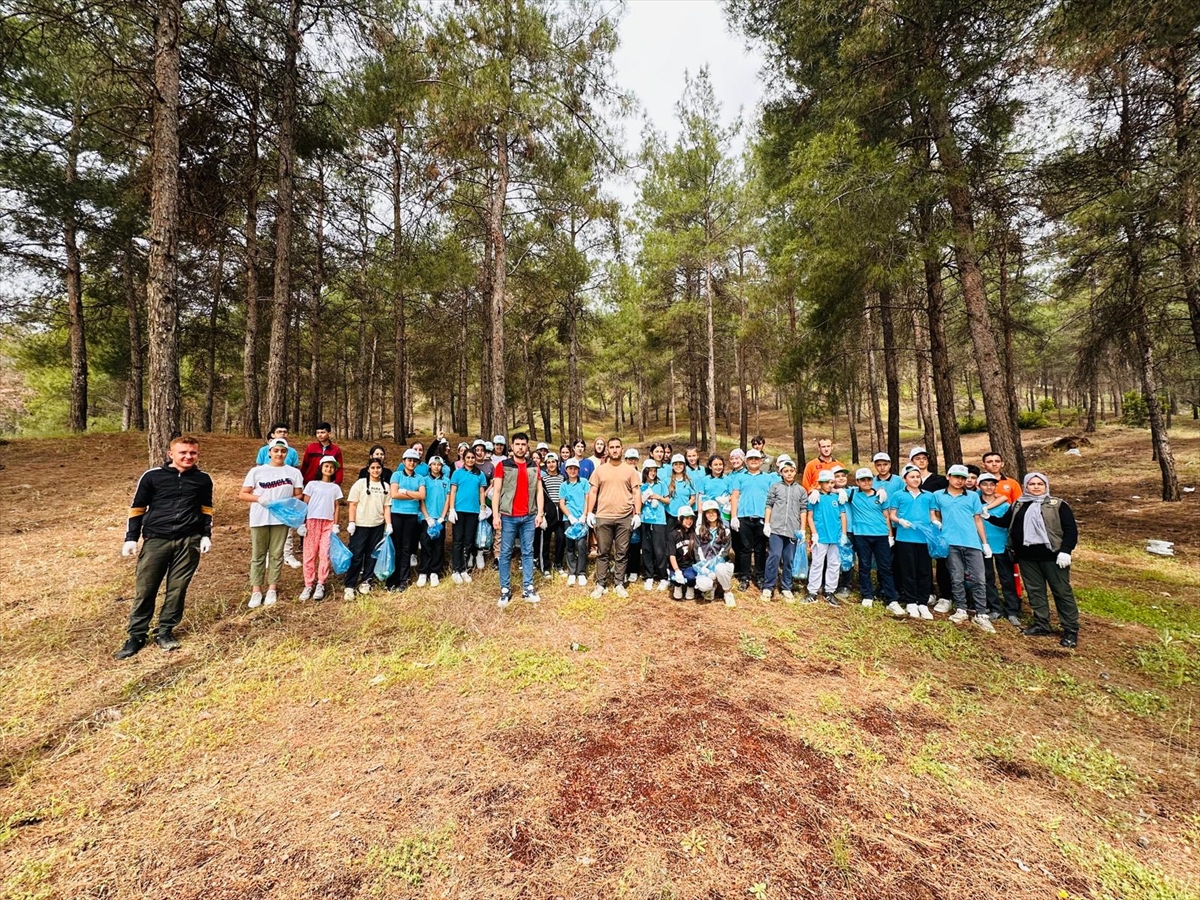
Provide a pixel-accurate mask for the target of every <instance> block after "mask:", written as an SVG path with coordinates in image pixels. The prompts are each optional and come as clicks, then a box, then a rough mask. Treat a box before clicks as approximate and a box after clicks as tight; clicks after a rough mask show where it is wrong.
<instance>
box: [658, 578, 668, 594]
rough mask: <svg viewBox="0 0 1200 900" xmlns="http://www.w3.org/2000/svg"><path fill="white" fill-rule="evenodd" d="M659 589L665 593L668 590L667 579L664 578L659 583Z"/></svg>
mask: <svg viewBox="0 0 1200 900" xmlns="http://www.w3.org/2000/svg"><path fill="white" fill-rule="evenodd" d="M658 589H659V590H660V591H665V590H666V589H667V579H665V578H664V579H663V580H662V581H660V582H659V583H658Z"/></svg>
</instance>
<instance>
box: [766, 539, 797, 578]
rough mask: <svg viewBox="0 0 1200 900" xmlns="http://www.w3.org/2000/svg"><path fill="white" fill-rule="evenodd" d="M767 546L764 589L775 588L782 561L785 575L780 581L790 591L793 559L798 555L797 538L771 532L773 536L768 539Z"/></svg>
mask: <svg viewBox="0 0 1200 900" xmlns="http://www.w3.org/2000/svg"><path fill="white" fill-rule="evenodd" d="M767 546H768V548H769V549H768V550H767V572H766V575H765V576H764V577H763V590H764V591H771V590H774V589H775V580H776V578H777V577H778V576H779V565H780V563H781V562H782V563H783V577H782V578H780V579H779V583H780V584H781V585H783V590H785V591H790V590H791V589H792V561H793V560H794V559H795V556H796V539H795V538H789V537H784V536H783V535H782V534H775V533H774V532H771V537H770V538H768V539H767Z"/></svg>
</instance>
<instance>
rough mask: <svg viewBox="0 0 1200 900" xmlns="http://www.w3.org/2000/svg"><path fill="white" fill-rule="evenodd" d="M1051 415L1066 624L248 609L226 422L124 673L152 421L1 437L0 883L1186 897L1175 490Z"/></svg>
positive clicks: (240, 893)
mask: <svg viewBox="0 0 1200 900" xmlns="http://www.w3.org/2000/svg"><path fill="white" fill-rule="evenodd" d="M1186 424H1187V425H1188V426H1189V427H1190V426H1192V423H1190V422H1188V423H1186ZM1063 433H1064V432H1063V431H1062V430H1057V429H1048V430H1045V431H1038V432H1030V433H1027V434H1026V441H1027V446H1028V447H1029V448H1030V449H1031V450H1032V451H1033V452H1034V454H1035V461H1036V464H1037V466H1038V467H1039V468H1042V469H1044V470H1045V471H1047V472H1048V473H1049V475H1050V477H1051V480H1052V485H1053V487H1054V490H1055V492H1056V493H1058V494H1059V495H1060V496H1063V497H1065V498H1067V499H1068V500H1069V501H1070V502H1071V503H1072V505H1073V507H1074V509H1075V510H1076V514H1077V516H1078V518H1079V520H1080V523H1081V529H1082V534H1083V543H1082V546H1081V548H1080V549H1079V551H1078V552H1077V553H1076V556H1075V566H1074V570H1073V575H1074V581H1075V583H1076V587H1077V590H1078V593H1079V597H1080V601H1081V605H1082V608H1083V610H1084V616H1083V627H1082V630H1081V634H1080V648H1079V650H1078V651H1077V652H1069V651H1064V650H1061V649H1060V648H1059V647H1058V644H1057V642H1054V641H1049V640H1045V639H1037V640H1035V639H1025V638H1022V637H1021V636H1020V635H1019V634H1018V633H1017V632H1016V631H1015V629H1012V628H1011V627H1008V626H1005V627H1002V628H1000V629H999V633H998V634H996V635H994V636H993V635H985V634H983V633H981V632H980V631H978V630H976V629H972V628H969V627H962V628H958V627H955V626H953V625H951V624H949V623H947V622H946V621H944V620H941V621H936V622H932V623H922V622H919V621H911V620H900V621H895V620H892V619H891V618H890V617H889V616H887V615H886V614H885V613H883V612H882V611H881V610H879V609H871V610H867V609H863V608H861V607H859V606H857V605H855V606H845V607H843V608H841V609H830V608H826V607H822V608H808V607H801V606H787V605H783V604H776V603H772V604H767V603H763V602H761V601H760V600H758V599H757V598H756V597H750V596H746V595H739V601H738V606H737V607H736V608H732V609H730V608H726V607H724V606H723V605H718V604H711V605H700V604H696V603H673V602H672V601H670V600H667V599H665V597H664V595H662V594H658V593H653V594H647V593H644V592H643V591H642V590H641V589H640V588H636V589H634V590H633V591H632V594H631V596H630V598H629V599H628V600H625V601H621V600H618V599H616V598H615V597H612V596H607V597H605V598H604V599H603V600H601V601H594V600H591V599H590V598H589V597H588V596H587V594H588V592H589V591H590V590H591V587H590V586H589V587H587V588H582V589H581V588H567V587H566V586H565V583H564V582H563V581H561V580H556V581H554V582H552V583H547V584H544V585H540V589H541V595H542V598H543V602H542V603H541V604H540V605H539V606H530V605H525V604H520V603H514V604H513V606H512V607H510V608H509V609H507V610H504V611H500V610H498V609H497V608H496V604H495V596H496V591H497V587H496V576H495V575H494V574H492V573H490V572H489V573H487V574H485V575H483V576H482V577H480V578H479V579H477V580H476V582H475V584H474V585H471V586H461V587H460V586H455V585H453V584H452V583H450V581H449V580H448V579H447V580H445V581H444V582H443V583H442V584H441V585H440V586H439V587H437V588H434V589H415V588H414V589H412V590H409V591H407V592H406V593H404V594H401V595H388V594H384V593H379V592H373V593H372V594H370V595H369V596H365V597H360V598H359V599H358V600H356V601H354V602H352V603H344V602H342V600H341V599H340V597H341V591H340V589H338V590H335V591H333V592H332V596H333V597H334V598H335V599H331V600H327V601H325V602H322V603H304V604H301V603H297V602H295V600H294V597H295V596H296V594H297V593H298V592H299V588H300V586H301V583H300V577H299V574H298V573H296V572H292V571H290V570H285V571H286V575H285V591H284V593H285V595H286V596H285V599H283V600H282V601H281V602H280V603H279V604H278V605H277V606H275V607H273V608H263V609H258V610H254V611H251V610H248V609H247V608H246V597H247V591H246V583H245V582H246V571H247V565H248V552H249V536H248V530H247V527H246V518H245V517H246V511H245V507H244V505H241V504H239V503H237V502H236V500H235V497H236V494H237V488H238V485H239V484H240V482H241V479H242V477H243V475H244V474H245V471H246V469H247V468H248V461H249V460H250V459H251V458H252V457H253V455H254V452H255V450H256V449H257V442H256V441H252V440H248V439H243V438H237V437H227V436H217V435H214V436H212V437H211V438H208V439H206V440H205V441H204V444H203V446H202V448H201V464H202V466H203V468H205V469H206V470H207V471H209V472H210V473H211V474H212V475H213V477H214V478H215V480H216V485H217V518H216V523H217V524H216V529H215V535H214V543H215V548H214V550H213V552H212V553H211V554H210V555H208V556H206V557H205V558H204V560H203V563H202V564H201V567H200V570H199V572H198V573H197V576H196V578H195V580H194V582H193V587H192V591H191V593H190V595H189V598H188V612H187V616H186V619H185V623H184V626H183V627H182V628H181V629H180V630H179V637H180V638H181V639H182V641H183V649H182V650H180V651H179V652H177V653H172V654H165V653H162V652H160V651H158V650H157V649H155V648H152V647H151V648H147V649H146V650H145V651H143V652H142V653H141V654H140V655H138V656H137V657H135V658H134V659H132V660H130V661H128V662H124V663H116V662H114V661H113V660H112V659H111V653H112V652H113V651H114V650H115V649H116V648H117V647H119V646H120V644H121V642H122V640H123V638H124V635H123V629H124V624H125V619H126V617H127V615H128V612H129V598H130V594H131V591H132V587H133V574H134V564H133V561H132V560H124V559H121V558H120V557H119V556H118V550H119V548H120V546H121V542H122V540H123V529H124V523H125V516H126V512H127V509H128V504H129V499H130V497H131V496H132V492H133V489H134V486H135V484H136V480H137V477H138V475H139V474H140V473H141V471H142V469H143V468H144V463H145V451H144V443H143V439H142V437H141V436H140V435H91V436H87V437H80V438H69V439H56V440H16V441H12V442H10V443H9V444H7V445H6V446H4V447H3V464H4V469H3V471H0V583H3V584H4V585H7V589H6V590H5V591H4V593H3V595H2V596H0V761H2V763H3V765H2V766H0V897H2V898H5V900H17V898H20V900H33V898H117V897H129V898H134V897H137V898H141V897H171V898H179V900H189V898H197V900H221V898H236V900H249V898H256V897H272V898H302V897H311V898H318V897H320V898H327V897H328V898H340V897H364V898H366V897H487V898H516V897H528V898H554V897H560V898H611V897H634V898H712V900H716V898H745V897H752V898H760V900H761V898H772V900H773V898H809V897H811V898H818V897H819V898H847V900H848V898H859V900H868V898H889V900H890V898H896V900H900V898H905V900H911V898H915V900H921V898H946V900H951V898H952V900H965V898H974V897H1006V898H1013V900H1015V898H1050V897H1059V898H1074V897H1097V898H1099V897H1111V898H1121V900H1151V898H1154V900H1178V898H1195V897H1198V896H1200V777H1198V776H1200V727H1197V726H1196V725H1194V724H1193V723H1194V720H1195V719H1196V717H1197V714H1198V713H1200V709H1198V708H1197V700H1198V699H1200V695H1198V693H1197V683H1198V682H1200V493H1192V494H1188V495H1186V497H1185V499H1184V502H1182V503H1180V504H1169V505H1168V504H1162V503H1160V502H1157V501H1156V500H1154V497H1155V496H1156V489H1155V485H1156V483H1157V478H1158V475H1157V468H1156V467H1155V466H1154V465H1153V464H1152V463H1151V462H1149V453H1148V446H1149V441H1148V438H1147V436H1146V435H1145V433H1143V432H1134V431H1129V430H1125V429H1122V428H1118V427H1108V428H1105V429H1103V430H1102V431H1101V433H1100V434H1099V436H1097V437H1095V438H1094V439H1093V445H1092V446H1090V447H1084V448H1083V449H1082V456H1081V457H1073V456H1068V455H1065V454H1063V453H1061V452H1056V451H1050V450H1041V451H1039V450H1038V449H1037V448H1039V447H1043V446H1045V445H1047V444H1048V443H1049V441H1051V440H1053V439H1054V438H1056V437H1058V436H1061V435H1062V434H1063ZM779 437H780V440H777V441H772V445H773V448H778V447H781V446H783V445H784V443H785V442H784V441H783V440H782V438H783V435H782V434H780V435H779ZM966 444H967V451H968V455H969V456H971V457H972V458H975V457H977V456H978V454H979V452H980V451H981V450H982V448H983V446H984V443H983V438H982V437H981V436H977V437H972V438H968V439H967V441H966ZM1175 447H1176V451H1177V453H1178V461H1179V465H1180V473H1181V476H1182V479H1183V483H1184V484H1186V485H1189V486H1192V485H1196V484H1197V483H1200V436H1197V434H1196V432H1195V429H1194V427H1193V428H1192V430H1191V431H1190V432H1185V431H1184V430H1183V429H1181V430H1180V431H1179V432H1177V434H1176V435H1175ZM345 449H346V458H347V460H350V461H353V463H352V465H353V466H354V468H355V469H356V468H357V460H359V459H361V458H364V457H365V445H360V444H355V443H352V444H350V445H348V446H346V448H345ZM1147 538H1159V539H1164V540H1171V541H1174V542H1175V544H1176V553H1177V555H1176V557H1175V558H1171V559H1162V558H1157V557H1154V556H1150V555H1148V554H1147V553H1146V552H1145V550H1144V541H1145V539H1147Z"/></svg>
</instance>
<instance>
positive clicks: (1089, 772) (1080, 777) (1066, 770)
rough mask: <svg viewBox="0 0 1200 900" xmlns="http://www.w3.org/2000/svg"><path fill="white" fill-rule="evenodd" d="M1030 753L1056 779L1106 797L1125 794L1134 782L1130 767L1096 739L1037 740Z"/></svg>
mask: <svg viewBox="0 0 1200 900" xmlns="http://www.w3.org/2000/svg"><path fill="white" fill-rule="evenodd" d="M1029 756H1030V759H1032V760H1033V761H1034V762H1035V763H1037V764H1038V765H1040V766H1043V767H1044V768H1046V769H1047V770H1048V771H1049V772H1050V773H1051V774H1053V775H1054V776H1055V777H1056V778H1061V779H1063V780H1065V781H1072V782H1074V783H1075V784H1080V785H1083V786H1084V787H1086V788H1090V789H1091V790H1093V791H1098V792H1099V793H1102V794H1107V795H1109V796H1126V795H1128V794H1130V793H1131V792H1132V791H1133V789H1134V787H1135V786H1136V783H1137V778H1136V776H1135V775H1134V774H1133V772H1132V771H1130V769H1129V767H1128V766H1126V765H1125V764H1124V763H1122V762H1121V761H1120V760H1119V759H1118V758H1117V757H1116V756H1115V755H1113V753H1112V752H1111V751H1109V750H1106V749H1104V748H1103V747H1101V746H1100V745H1099V743H1098V742H1092V743H1090V744H1067V745H1059V744H1052V743H1050V742H1049V741H1044V740H1038V741H1037V743H1035V744H1034V746H1033V750H1032V751H1031V752H1030V754H1029Z"/></svg>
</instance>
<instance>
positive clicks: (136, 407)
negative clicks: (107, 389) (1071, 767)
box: [121, 241, 146, 431]
mask: <svg viewBox="0 0 1200 900" xmlns="http://www.w3.org/2000/svg"><path fill="white" fill-rule="evenodd" d="M133 253H134V250H133V241H129V242H128V243H127V244H126V245H125V252H124V254H122V260H121V275H122V278H123V280H124V282H125V312H126V316H127V324H128V328H129V379H128V381H126V382H125V414H124V416H123V417H122V422H121V424H122V426H123V428H124V430H125V431H129V430H131V429H132V430H133V431H144V430H145V429H146V405H145V398H144V396H143V390H144V388H143V385H144V384H145V376H146V372H145V358H144V357H143V356H142V308H141V299H140V298H139V297H138V291H137V280H136V279H135V277H134V274H133Z"/></svg>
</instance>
